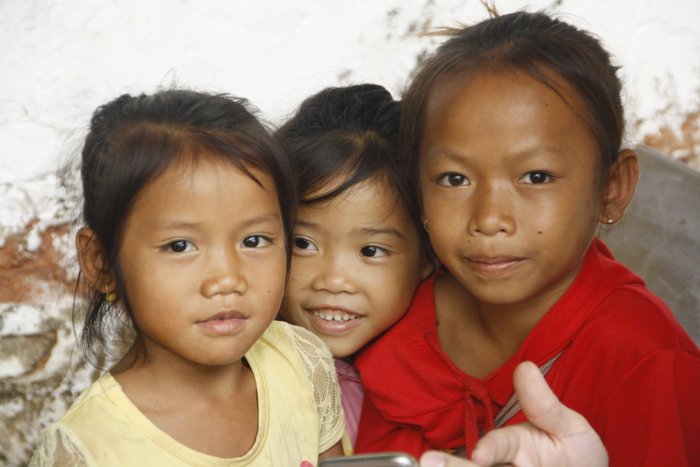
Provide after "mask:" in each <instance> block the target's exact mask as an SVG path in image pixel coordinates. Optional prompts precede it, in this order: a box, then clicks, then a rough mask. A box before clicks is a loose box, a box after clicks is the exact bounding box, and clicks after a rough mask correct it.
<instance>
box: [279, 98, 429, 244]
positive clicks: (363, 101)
mask: <svg viewBox="0 0 700 467" xmlns="http://www.w3.org/2000/svg"><path fill="white" fill-rule="evenodd" d="M400 119H401V104H400V103H399V102H398V101H395V100H394V98H393V97H392V96H391V93H389V91H387V90H386V89H385V88H383V87H382V86H379V85H376V84H358V85H352V86H346V87H331V88H326V89H324V90H322V91H320V92H318V93H317V94H314V95H313V96H311V97H309V98H307V99H306V100H304V102H302V104H301V106H300V107H299V109H298V110H297V112H296V113H295V114H294V116H293V117H292V118H290V119H289V120H288V121H287V122H286V123H285V124H284V125H283V126H282V127H281V128H280V129H279V130H278V131H277V132H276V136H277V137H278V139H279V140H280V141H281V142H282V144H283V145H284V147H285V149H286V151H287V153H288V155H289V157H290V158H291V162H292V164H293V166H294V168H295V170H296V175H297V182H298V186H297V189H298V193H299V196H300V202H301V204H314V203H319V202H323V201H326V200H330V199H333V198H334V197H336V196H338V195H340V194H341V193H343V192H344V191H346V190H347V189H349V188H351V187H353V186H355V185H357V184H359V183H361V182H363V181H365V180H367V179H371V178H374V179H379V180H382V181H385V182H386V183H387V185H388V186H389V187H390V188H391V189H392V190H393V191H394V193H395V194H396V197H397V201H398V202H400V203H401V205H402V206H403V207H405V209H406V210H407V211H408V213H409V215H410V217H411V220H412V221H413V223H414V225H415V227H416V230H417V232H418V236H419V238H420V241H421V245H422V248H423V249H424V253H426V257H428V258H429V257H430V255H429V250H428V247H427V245H428V243H427V238H426V236H425V232H424V231H423V227H422V223H421V220H420V209H419V203H418V194H417V190H416V189H415V188H414V187H413V186H412V185H411V184H410V181H409V173H408V171H407V170H406V166H405V164H402V161H401V157H400V156H399V124H400Z"/></svg>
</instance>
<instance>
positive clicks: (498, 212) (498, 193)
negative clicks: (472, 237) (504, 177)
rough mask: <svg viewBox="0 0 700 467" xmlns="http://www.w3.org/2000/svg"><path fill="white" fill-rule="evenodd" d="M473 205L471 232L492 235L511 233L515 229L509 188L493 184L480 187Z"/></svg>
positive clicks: (470, 222)
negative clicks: (508, 192) (508, 193)
mask: <svg viewBox="0 0 700 467" xmlns="http://www.w3.org/2000/svg"><path fill="white" fill-rule="evenodd" d="M472 207H473V209H472V213H471V216H470V218H469V227H468V229H469V233H471V234H476V235H486V236H492V235H497V234H499V233H502V234H506V235H510V234H512V233H513V232H514V231H515V219H514V218H513V216H512V212H513V210H512V201H511V200H510V199H509V197H508V195H507V189H505V188H499V187H493V186H484V187H481V188H479V189H478V190H477V193H476V194H475V196H474V198H473V200H472Z"/></svg>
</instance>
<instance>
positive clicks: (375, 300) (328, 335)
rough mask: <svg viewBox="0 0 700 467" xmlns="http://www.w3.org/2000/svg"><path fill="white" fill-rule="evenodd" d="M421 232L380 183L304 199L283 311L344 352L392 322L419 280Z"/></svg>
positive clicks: (335, 352) (338, 352)
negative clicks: (313, 201) (320, 199)
mask: <svg viewBox="0 0 700 467" xmlns="http://www.w3.org/2000/svg"><path fill="white" fill-rule="evenodd" d="M422 265H423V262H422V255H421V249H420V245H419V239H418V233H417V232H416V228H415V225H414V224H413V223H412V222H411V218H410V217H409V215H408V213H407V212H406V211H405V209H404V208H403V207H402V206H401V204H400V203H399V202H398V201H396V197H395V196H394V195H393V193H392V192H391V191H390V190H389V189H388V188H387V187H386V185H385V184H383V183H378V182H376V181H374V180H368V181H365V182H362V183H360V184H358V185H355V186H353V187H351V188H350V189H348V190H346V191H345V192H343V193H342V194H340V195H339V196H336V197H335V198H333V199H331V200H330V201H327V202H323V203H318V204H314V205H308V206H301V207H300V209H299V211H298V213H297V221H296V226H295V228H294V246H293V253H292V269H291V275H290V280H289V283H288V285H287V292H286V294H285V299H284V315H285V317H286V318H287V319H288V320H289V321H291V322H292V323H294V324H298V325H300V326H303V327H305V328H307V329H309V330H310V331H312V332H313V333H315V334H316V335H318V336H319V337H320V338H321V339H323V340H324V341H325V342H326V344H328V346H329V347H330V349H331V351H332V352H333V355H335V356H336V357H346V356H349V355H351V354H353V353H355V352H356V351H357V350H359V349H360V348H361V347H362V346H363V345H365V344H366V343H367V342H369V341H370V340H371V339H372V338H374V337H376V336H377V335H378V334H380V333H381V332H382V331H384V330H385V329H387V328H388V327H389V326H391V325H392V324H393V323H395V322H396V321H397V320H398V319H399V318H400V317H401V316H402V315H403V314H404V313H405V311H406V310H407V308H408V305H409V303H410V302H411V298H412V297H413V292H414V290H415V288H416V286H417V285H418V282H419V281H420V279H421V274H422V271H421V267H422Z"/></svg>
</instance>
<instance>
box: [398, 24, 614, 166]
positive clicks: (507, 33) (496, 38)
mask: <svg viewBox="0 0 700 467" xmlns="http://www.w3.org/2000/svg"><path fill="white" fill-rule="evenodd" d="M507 70H518V71H523V72H525V73H527V74H529V75H530V76H532V77H533V78H535V79H537V80H538V81H540V82H542V83H544V84H545V85H547V86H549V87H550V88H551V89H552V90H554V91H555V92H557V94H559V95H560V96H561V95H562V94H561V92H560V91H559V89H560V85H557V82H556V81H555V80H554V79H552V76H551V72H552V71H553V72H555V73H556V74H557V75H559V76H560V77H562V78H564V80H566V82H567V83H568V84H569V85H570V86H571V87H572V88H573V89H574V90H575V91H576V92H577V93H578V94H579V95H580V97H581V99H582V100H583V102H584V104H585V109H584V111H583V113H582V117H583V119H584V120H585V121H586V123H587V124H588V126H589V128H590V129H591V131H592V133H593V135H594V137H595V140H596V142H597V145H598V148H599V151H600V156H601V161H602V164H601V175H602V176H603V177H604V176H605V174H607V169H608V168H609V167H610V166H611V165H612V164H613V162H614V161H615V160H616V159H617V156H618V152H619V150H620V146H621V144H622V135H623V132H624V112H623V109H622V102H621V98H620V93H621V88H622V85H621V83H620V80H619V79H618V77H617V70H618V68H617V67H616V66H613V65H612V63H611V60H610V55H609V54H608V53H607V52H606V51H605V50H604V49H603V47H602V46H601V44H600V42H599V41H598V39H596V38H595V37H593V36H592V35H591V34H589V33H587V32H585V31H582V30H580V29H577V28H575V27H574V26H572V25H570V24H568V23H565V22H563V21H559V20H557V19H553V18H551V17H549V16H548V15H546V14H544V13H527V12H522V11H521V12H516V13H511V14H507V15H503V16H496V17H493V18H490V19H487V20H485V21H482V22H480V23H477V24H476V25H474V26H470V27H465V28H463V29H458V30H453V31H451V32H450V38H449V39H448V40H447V41H446V42H445V43H443V44H442V45H441V46H440V47H439V48H438V49H437V51H436V52H435V53H434V54H433V55H432V56H430V57H429V58H428V59H427V60H425V61H424V62H423V63H422V64H421V66H420V68H419V69H418V71H417V73H416V75H415V77H414V78H413V80H412V82H411V84H410V85H409V88H408V90H407V91H406V92H405V95H404V99H403V102H404V111H403V114H402V121H401V129H402V144H403V147H404V148H405V153H406V157H408V158H409V160H410V165H411V167H412V176H413V177H416V176H417V168H418V151H419V144H420V139H421V136H422V132H423V130H424V127H425V118H426V115H425V114H426V107H427V103H428V100H429V99H430V94H431V91H432V90H433V88H434V87H435V85H436V83H438V82H439V81H440V80H441V79H450V78H452V79H454V78H457V79H461V80H464V81H465V82H466V80H468V79H469V78H470V77H471V76H474V75H476V74H479V73H482V72H484V71H507Z"/></svg>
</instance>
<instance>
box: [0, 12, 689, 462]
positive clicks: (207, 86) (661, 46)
mask: <svg viewBox="0 0 700 467" xmlns="http://www.w3.org/2000/svg"><path fill="white" fill-rule="evenodd" d="M495 3H496V5H497V7H498V8H499V10H500V11H501V12H502V13H505V12H510V11H512V10H514V9H518V8H521V7H524V6H529V9H539V8H543V7H549V8H550V10H551V11H553V12H556V13H557V15H558V16H559V17H561V18H563V19H565V20H569V21H571V22H573V23H574V24H576V25H578V26H580V27H583V28H585V29H587V30H589V31H591V32H593V33H595V34H597V35H598V36H600V37H601V38H602V40H603V42H604V44H605V45H606V46H607V48H608V49H609V50H610V51H611V52H612V53H613V54H614V56H615V57H616V58H617V61H618V63H619V64H621V65H623V77H624V79H625V81H626V84H627V98H626V103H627V108H628V114H629V115H628V119H629V121H630V122H631V125H630V133H629V139H630V141H631V142H638V141H640V140H641V138H642V137H643V135H645V134H649V133H653V132H656V131H657V130H658V129H659V128H660V127H661V126H663V125H664V124H668V125H670V126H671V127H672V128H678V127H680V125H681V122H682V121H683V118H684V117H685V116H687V115H688V114H689V113H691V112H692V111H697V110H700V102H699V99H700V22H699V21H698V18H700V2H699V1H697V0H665V1H663V2H661V1H658V0H656V1H651V0H558V1H557V0H550V1H543V0H533V1H531V2H526V1H525V0H496V2H495ZM486 16H487V15H486V11H485V9H484V7H483V6H482V5H481V4H480V3H479V1H477V0H466V1H465V0H355V1H350V0H303V1H302V0H294V1H290V0H267V1H264V0H261V1H258V2H253V1H243V0H238V1H235V0H228V1H227V0H142V1H136V0H112V1H106V0H90V1H88V0H53V1H49V0H0V295H2V292H3V291H7V290H10V289H12V288H13V287H17V284H18V283H22V280H21V279H22V277H19V278H18V277H17V272H16V270H15V269H13V267H15V266H16V267H17V268H18V269H17V270H22V271H25V270H26V271H30V274H29V276H28V278H27V277H25V278H24V279H25V281H24V282H25V283H26V282H28V283H30V284H31V285H32V289H31V290H25V291H24V293H25V295H24V297H25V298H26V300H25V299H22V298H20V299H16V298H15V299H4V300H3V299H2V298H1V297H0V350H2V352H0V463H2V464H8V465H22V464H23V463H24V462H26V460H27V459H28V456H29V455H31V449H32V447H33V444H34V443H35V442H36V437H37V433H38V430H39V429H40V427H41V426H42V425H44V424H45V423H47V422H49V421H51V420H53V419H55V418H57V417H58V416H59V415H61V414H62V412H63V411H64V410H65V408H66V407H67V405H68V404H69V403H70V402H71V400H72V398H73V397H74V396H75V394H77V393H78V392H79V391H80V390H81V389H82V388H83V387H84V386H85V385H86V384H88V383H89V381H90V379H91V378H94V376H95V372H94V371H93V370H91V369H90V368H89V367H87V366H85V365H84V364H83V363H81V362H80V361H79V359H78V358H77V357H76V355H77V353H76V351H75V349H74V340H73V335H72V329H71V327H70V324H69V323H70V308H71V306H70V305H71V301H70V298H71V297H70V295H69V294H68V293H66V290H65V289H63V288H61V287H64V286H65V285H66V283H67V282H69V279H70V277H71V276H70V275H69V276H68V279H65V280H64V279H63V278H62V276H60V275H59V277H58V278H56V277H55V276H52V275H51V274H48V275H47V274H45V273H46V272H47V271H45V270H44V269H48V270H50V271H48V272H51V271H53V272H56V271H57V270H60V269H66V270H67V269H69V266H68V265H67V264H64V262H71V261H72V246H71V245H72V241H71V239H70V237H71V236H70V235H69V232H68V230H69V229H70V221H71V220H73V219H74V217H75V215H76V214H77V212H76V206H77V205H78V204H79V203H78V202H77V201H76V200H75V199H71V198H70V196H69V197H68V198H66V195H70V190H68V191H65V190H62V189H60V187H59V186H58V184H59V179H58V178H57V176H56V170H57V168H58V167H59V166H61V165H62V164H63V163H65V162H66V161H68V160H71V159H72V158H75V156H76V155H77V154H76V153H77V151H78V150H79V147H80V144H81V141H80V140H81V138H82V137H83V136H84V133H85V130H86V127H87V123H88V121H89V117H90V115H91V113H92V111H93V110H94V108H95V107H96V106H98V105H99V104H101V103H104V102H106V101H107V100H110V99H112V98H114V97H116V96H118V95H119V94H121V93H124V92H130V93H139V92H150V91H153V90H154V89H156V88H157V87H159V86H171V85H173V84H175V85H180V86H187V87H193V88H197V89H203V90H210V91H218V92H230V93H233V94H237V95H240V96H244V97H247V98H249V99H250V100H251V101H252V102H253V103H254V104H256V105H257V106H258V107H259V108H260V109H261V110H262V112H263V113H264V115H265V116H267V118H268V119H269V120H270V121H272V122H273V123H279V122H280V121H281V120H283V119H284V117H285V115H287V114H289V113H290V112H291V111H293V110H294V108H295V107H296V105H297V104H298V103H299V102H300V101H301V100H302V99H303V98H304V97H305V96H307V95H309V94H311V93H313V92H315V91H317V90H319V89H320V88H322V87H325V86H330V85H337V84H348V83H357V82H365V81H369V82H376V83H380V84H383V85H385V86H386V87H388V88H389V89H390V90H391V91H392V92H394V93H395V95H397V96H398V95H399V92H400V90H401V88H402V86H403V84H404V82H405V80H406V77H407V75H408V73H409V71H410V70H411V69H412V68H413V67H414V65H415V63H416V60H417V57H418V56H419V55H420V54H421V53H422V52H425V51H430V50H433V49H434V47H435V45H436V43H437V41H438V39H436V38H432V37H426V36H422V35H421V33H423V32H426V31H429V30H430V29H431V28H434V27H437V26H445V25H455V24H456V23H457V22H463V23H467V22H473V21H478V20H480V19H483V18H485V17H486ZM696 144H697V143H696ZM698 152H700V148H698ZM69 178H70V177H69ZM74 178H75V177H74ZM73 196H75V193H73ZM52 226H55V228H53V227H52ZM52 229H53V230H52ZM16 233H18V234H19V235H17V236H13V235H14V234H16ZM18 237H19V239H18ZM47 243H48V244H49V247H47ZM13 261H15V262H16V263H13ZM23 261H24V263H22V262H23ZM32 261H33V262H34V263H32ZM42 261H43V262H42ZM20 263H21V264H20ZM27 264H29V266H27ZM37 265H38V266H37ZM44 265H47V266H45V267H44ZM21 268H24V269H21ZM52 268H53V269H52ZM13 274H14V276H13ZM20 274H23V273H20ZM25 275H26V274H25ZM8 278H9V279H8ZM3 281H4V282H3ZM62 281H63V282H62ZM3 296H5V297H8V296H15V295H12V294H4V295H3ZM13 300H19V303H14V302H13Z"/></svg>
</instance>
